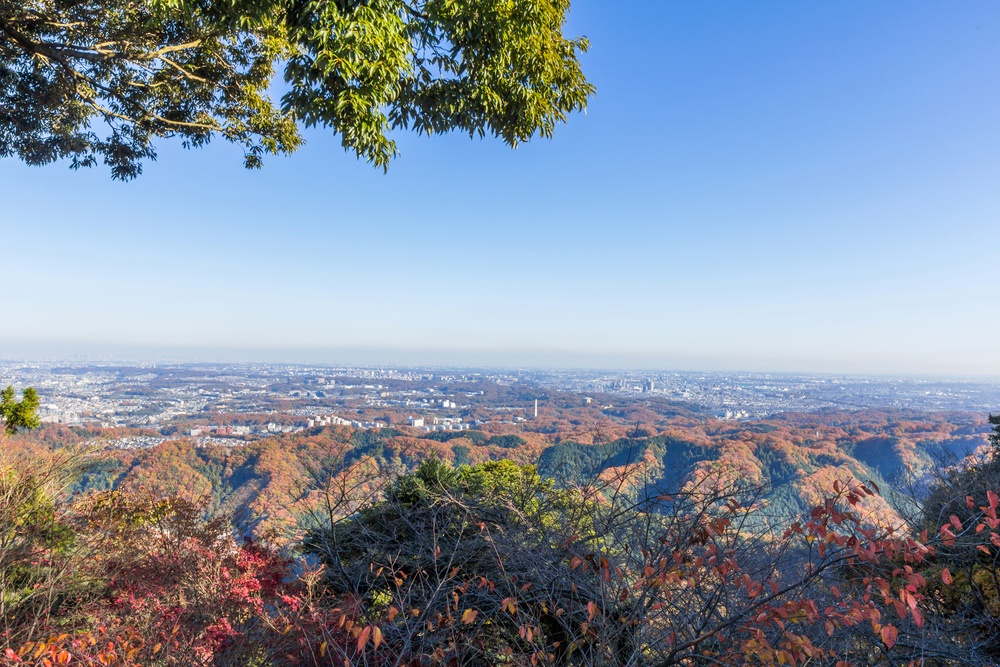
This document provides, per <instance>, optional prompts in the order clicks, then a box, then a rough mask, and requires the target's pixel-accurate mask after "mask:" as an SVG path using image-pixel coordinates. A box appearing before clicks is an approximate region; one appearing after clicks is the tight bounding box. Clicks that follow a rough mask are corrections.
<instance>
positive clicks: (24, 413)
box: [0, 386, 39, 435]
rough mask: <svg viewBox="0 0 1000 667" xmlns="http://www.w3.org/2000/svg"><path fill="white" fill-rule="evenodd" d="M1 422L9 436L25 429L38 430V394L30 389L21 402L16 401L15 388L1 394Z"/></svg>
mask: <svg viewBox="0 0 1000 667" xmlns="http://www.w3.org/2000/svg"><path fill="white" fill-rule="evenodd" d="M0 421H3V427H4V431H6V432H7V434H8V435H14V434H15V433H17V431H18V430H19V429H23V428H38V425H39V421H38V392H37V391H35V390H34V389H32V388H31V387H28V388H27V389H25V390H24V392H23V396H22V398H21V400H20V401H18V400H16V395H15V393H14V387H10V386H8V387H7V388H6V389H4V390H3V391H2V392H0Z"/></svg>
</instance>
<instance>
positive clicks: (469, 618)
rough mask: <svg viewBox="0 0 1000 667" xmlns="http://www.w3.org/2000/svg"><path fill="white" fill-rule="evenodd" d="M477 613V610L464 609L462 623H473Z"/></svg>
mask: <svg viewBox="0 0 1000 667" xmlns="http://www.w3.org/2000/svg"><path fill="white" fill-rule="evenodd" d="M478 615H479V612H478V611H476V610H475V609H466V610H465V611H463V612H462V623H465V624H466V625H468V624H469V623H475V622H476V616H478Z"/></svg>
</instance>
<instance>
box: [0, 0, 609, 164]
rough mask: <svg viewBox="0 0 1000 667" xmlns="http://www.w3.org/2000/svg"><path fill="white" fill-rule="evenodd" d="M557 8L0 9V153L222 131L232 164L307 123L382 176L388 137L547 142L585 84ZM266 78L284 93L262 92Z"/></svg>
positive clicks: (485, 1)
mask: <svg viewBox="0 0 1000 667" xmlns="http://www.w3.org/2000/svg"><path fill="white" fill-rule="evenodd" d="M568 10H569V0H537V1H534V2H518V3H512V2H509V1H508V0H296V1H292V0H234V1H233V2H225V3H223V2H212V1H211V0H107V1H102V2H96V1H93V0H84V1H80V0H28V1H27V2H24V1H22V0H0V157H8V156H17V157H19V158H21V159H22V160H24V161H25V162H27V163H28V164H45V163H49V162H53V161H55V160H59V159H68V160H70V161H71V166H72V167H74V168H77V167H81V166H92V165H94V164H96V163H97V161H98V160H101V161H103V162H104V163H105V164H106V165H108V166H109V167H110V169H111V173H112V176H113V177H114V178H117V179H124V180H127V179H130V178H133V177H135V176H137V175H138V174H139V173H141V171H142V163H143V161H144V160H146V159H155V157H156V153H155V150H154V147H153V142H154V140H156V139H159V138H165V137H178V138H180V139H181V140H182V142H183V145H184V146H185V147H196V146H201V145H204V144H206V143H208V142H209V141H210V140H211V139H212V138H213V137H222V138H224V139H226V140H228V141H231V142H234V143H236V144H238V145H240V146H242V147H243V149H244V154H245V163H246V166H247V167H250V168H256V167H259V166H260V165H261V160H262V158H263V156H264V155H265V154H282V153H290V152H292V151H294V150H295V149H296V148H297V147H298V146H299V145H300V144H301V143H302V139H301V137H300V135H299V130H300V128H301V127H302V126H306V127H309V126H315V125H319V126H322V127H325V128H328V129H331V130H332V131H333V132H334V133H336V134H338V135H339V136H340V138H341V141H342V143H343V146H344V147H345V149H347V150H350V151H354V152H355V153H356V154H357V156H358V157H360V158H364V159H366V160H368V161H369V162H372V163H374V164H375V165H377V166H380V167H383V168H385V167H386V166H387V164H388V162H389V161H390V160H391V159H392V157H394V156H395V155H396V144H395V143H394V141H393V140H392V139H391V138H390V132H391V131H392V130H394V129H400V128H402V129H412V130H416V131H418V132H420V133H425V134H440V133H444V132H448V131H452V130H458V131H461V132H467V133H468V134H469V135H470V136H476V135H478V136H484V135H486V134H491V135H494V136H497V137H500V138H501V139H502V140H503V141H504V142H506V143H507V144H509V145H511V146H516V145H517V144H518V143H520V142H522V141H526V140H528V139H530V138H531V137H533V136H535V135H542V136H550V135H551V134H552V132H553V130H554V128H555V125H556V124H557V123H559V122H563V121H565V119H566V117H567V115H568V114H570V113H572V112H573V111H577V110H582V109H583V108H584V107H585V106H586V103H587V99H588V97H589V96H590V95H591V94H592V93H593V91H594V88H593V86H591V84H589V83H588V82H587V81H586V79H585V77H584V76H583V73H582V71H581V69H580V65H579V62H578V54H579V53H581V52H582V51H585V50H586V49H587V41H586V40H585V39H582V38H579V39H569V38H566V37H564V36H563V34H562V26H563V23H564V21H565V18H566V14H567V12H568ZM278 69H283V75H284V82H285V92H284V95H283V96H282V97H281V99H280V102H275V101H274V100H272V98H271V96H270V94H269V87H270V86H271V85H272V83H273V81H274V78H275V74H276V71H277V70H278Z"/></svg>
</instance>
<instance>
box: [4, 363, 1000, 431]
mask: <svg viewBox="0 0 1000 667" xmlns="http://www.w3.org/2000/svg"><path fill="white" fill-rule="evenodd" d="M0 379H2V382H3V384H5V385H6V384H12V385H14V386H15V387H19V388H20V387H26V386H32V387H35V388H36V389H37V390H38V392H39V394H40V396H41V401H42V406H41V411H40V416H41V419H42V421H43V422H49V423H59V424H67V425H84V424H89V425H93V426H99V427H103V428H113V427H126V428H133V429H145V431H142V432H141V434H139V435H134V434H133V435H128V436H124V437H122V438H121V439H120V441H119V443H118V445H119V446H121V447H148V446H153V445H155V444H157V443H159V442H162V441H163V440H164V439H167V438H171V437H175V438H176V437H189V438H196V439H200V440H201V441H202V442H203V443H205V444H210V443H217V444H233V440H232V439H233V438H242V439H253V438H257V437H266V436H269V435H274V434H277V433H283V432H291V431H297V430H303V429H308V428H315V427H322V426H331V425H334V426H336V425H340V426H351V427H354V428H360V429H369V428H384V427H387V426H390V425H405V426H409V427H411V428H415V429H419V430H425V431H434V430H463V429H469V428H473V427H477V426H480V425H483V424H486V423H488V422H492V423H510V424H518V423H524V422H527V421H528V420H530V419H532V418H534V417H537V415H538V412H537V411H538V399H539V398H540V397H541V398H543V403H542V404H543V406H544V405H545V402H544V401H545V400H548V399H551V396H550V394H551V393H552V392H559V393H560V394H561V395H563V396H565V395H576V396H577V399H574V400H578V401H579V403H578V405H581V406H592V407H593V408H594V409H596V410H602V409H611V408H613V405H612V404H614V403H623V402H628V403H632V402H635V401H642V400H652V399H656V400H658V401H661V402H670V403H675V404H678V405H684V406H688V407H689V408H691V409H693V410H696V411H698V412H699V413H700V414H704V415H706V416H710V417H714V418H717V419H725V420H748V419H761V418H766V417H770V416H774V415H776V414H779V413H782V412H803V411H815V410H823V409H838V410H862V409H884V408H890V409H907V410H916V411H927V412H933V411H962V412H979V413H987V412H990V411H991V410H993V411H997V410H1000V381H987V380H962V379H942V378H915V377H909V378H899V377H895V378H894V377H862V376H823V375H796V374H780V373H774V374H769V373H722V372H712V373H698V372H646V373H643V372H639V371H627V372H624V371H623V372H616V371H610V370H609V371H586V370H576V371H573V370H558V371H554V370H512V369H468V368H463V369H448V368H385V367H362V366H300V365H282V364H152V363H150V364H135V363H131V364H110V363H108V364H69V363H55V362H47V363H32V362H23V361H19V362H14V361H8V362H0ZM491 387H493V388H495V389H502V391H494V390H492V389H490V388H491ZM383 413H384V416H382V415H383ZM241 415H243V416H248V417H249V416H250V415H253V418H252V419H249V418H248V419H246V420H243V422H242V423H241V419H240V416H241ZM391 415H396V418H395V419H393V417H392V416H391ZM400 415H402V416H403V417H400ZM216 422H217V423H216ZM390 422H392V423H391V424H390Z"/></svg>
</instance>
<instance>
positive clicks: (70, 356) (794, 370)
mask: <svg viewBox="0 0 1000 667" xmlns="http://www.w3.org/2000/svg"><path fill="white" fill-rule="evenodd" d="M0 363H68V364H88V363H95V364H119V363H120V364H126V365H127V364H132V363H135V364H150V363H152V364H205V365H212V364H254V363H260V364H274V365H283V364H287V365H293V366H294V365H301V366H310V365H315V366H331V367H332V366H338V365H347V366H367V367H377V366H384V367H400V368H439V369H449V368H450V369H510V370H538V371H545V370H581V371H609V372H611V371H637V372H638V371H649V372H664V373H669V372H679V373H699V372H711V373H754V374H768V373H773V374H793V375H794V374H802V375H828V376H854V377H864V376H872V377H878V376H882V377H901V378H905V377H912V378H939V379H942V378H943V379H955V380H964V379H969V380H982V381H1000V374H991V373H982V372H974V371H972V372H954V371H949V370H934V369H933V368H929V369H928V368H925V369H923V370H912V369H910V370H908V369H907V368H903V367H897V368H891V367H882V368H878V367H873V366H864V365H848V364H830V363H827V364H823V363H811V364H810V363H809V362H808V361H805V362H800V363H797V362H796V361H795V360H747V359H725V358H714V359H713V358H691V357H681V356H675V357H669V356H666V355H660V356H657V355H643V354H632V355H627V354H617V355H616V354H608V353H605V354H600V353H593V352H581V351H572V350H565V349H562V350H558V349H548V350H546V349H535V350H531V349H521V350H517V349H508V350H475V349H450V350H446V349H419V348H376V347H332V346H331V347H316V348H256V349H255V348H228V349H227V348H213V347H195V346H176V347H156V346H134V345H132V346H130V345H105V344H62V345H58V344H41V345H40V344H37V343H27V342H25V343H21V344H16V343H15V344H10V343H7V344H2V343H0Z"/></svg>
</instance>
